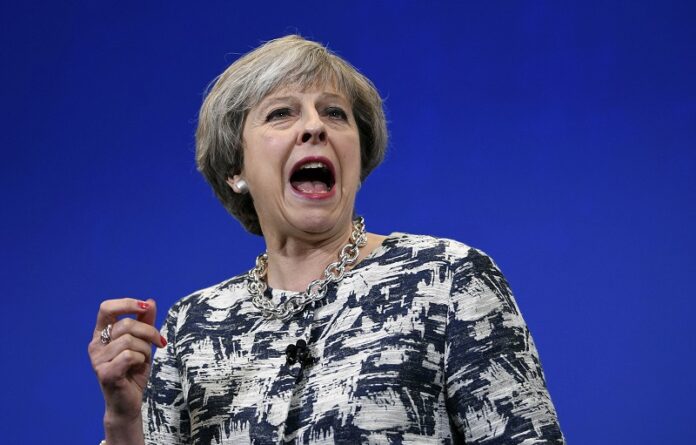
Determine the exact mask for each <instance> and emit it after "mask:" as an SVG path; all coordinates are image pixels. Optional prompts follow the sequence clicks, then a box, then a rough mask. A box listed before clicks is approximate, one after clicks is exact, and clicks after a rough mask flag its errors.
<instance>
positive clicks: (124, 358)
mask: <svg viewBox="0 0 696 445" xmlns="http://www.w3.org/2000/svg"><path fill="white" fill-rule="evenodd" d="M146 362H147V357H145V355H144V354H142V353H140V352H137V351H132V350H130V349H126V350H125V351H121V352H120V353H119V354H118V355H117V356H116V357H115V358H114V359H113V360H111V361H110V362H107V363H103V364H101V365H99V366H97V368H96V369H95V371H96V373H97V378H98V379H99V381H100V382H101V384H102V385H107V386H108V385H112V384H114V383H116V382H118V381H119V380H121V379H122V378H123V377H124V376H125V375H126V374H127V373H128V371H129V370H130V369H131V368H133V367H134V366H140V365H142V364H144V363H146Z"/></svg>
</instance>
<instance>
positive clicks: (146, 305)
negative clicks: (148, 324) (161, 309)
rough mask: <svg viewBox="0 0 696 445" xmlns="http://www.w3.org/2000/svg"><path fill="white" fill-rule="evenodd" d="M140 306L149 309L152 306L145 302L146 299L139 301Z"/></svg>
mask: <svg viewBox="0 0 696 445" xmlns="http://www.w3.org/2000/svg"><path fill="white" fill-rule="evenodd" d="M138 306H139V307H140V309H147V308H149V307H150V305H149V304H147V303H145V302H144V301H138Z"/></svg>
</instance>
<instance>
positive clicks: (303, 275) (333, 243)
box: [266, 221, 362, 292]
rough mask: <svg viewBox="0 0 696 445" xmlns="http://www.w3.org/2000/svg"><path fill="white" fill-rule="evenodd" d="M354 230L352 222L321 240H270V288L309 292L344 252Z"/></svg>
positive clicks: (267, 240)
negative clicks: (308, 289)
mask: <svg viewBox="0 0 696 445" xmlns="http://www.w3.org/2000/svg"><path fill="white" fill-rule="evenodd" d="M352 229H353V224H352V221H351V223H350V224H349V225H348V226H347V227H346V228H345V229H343V230H338V231H335V233H333V234H331V235H330V236H328V237H326V238H322V239H311V240H309V239H299V238H296V237H283V238H280V237H273V238H267V239H266V251H267V253H268V275H267V277H266V280H267V282H268V285H269V286H270V287H272V288H276V289H284V290H289V291H295V292H301V291H304V290H306V288H307V285H308V284H309V283H310V282H311V281H312V280H315V279H317V278H320V277H321V276H322V274H323V273H324V269H326V266H328V265H329V264H330V263H332V262H334V261H337V260H338V254H339V252H340V250H341V248H342V247H343V246H345V245H346V244H347V243H348V242H349V239H350V233H351V231H352ZM361 253H362V252H361ZM361 256H362V255H361Z"/></svg>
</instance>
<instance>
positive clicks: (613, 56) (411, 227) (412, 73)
mask: <svg viewBox="0 0 696 445" xmlns="http://www.w3.org/2000/svg"><path fill="white" fill-rule="evenodd" d="M141 3H145V4H141ZM692 5H694V3H693V2H683V3H673V2H665V1H661V2H658V1H655V2H605V1H603V2H594V1H583V2H555V1H530V2H513V1H506V2H497V1H494V2H480V3H479V2H476V3H465V2H451V3H449V2H439V1H430V2H410V1H400V2H383V1H366V2H359V1H358V2H356V1H352V2H333V3H327V2H316V1H303V2H240V1H235V2H232V1H230V2H220V1H212V2H195V4H194V2H182V3H176V2H131V1H119V2H114V1H103V2H76V1H71V2H24V3H22V4H19V2H17V3H10V2H4V3H3V5H2V9H1V10H0V16H1V17H2V18H1V19H0V20H1V21H2V28H1V29H0V35H2V40H1V41H2V69H0V76H2V79H1V81H0V88H1V92H2V107H0V113H1V114H0V125H2V129H1V131H0V142H1V146H2V162H1V163H0V190H1V193H2V206H1V207H0V209H1V211H2V215H1V219H0V221H2V223H1V229H0V236H1V238H0V242H1V245H2V257H1V259H2V267H1V268H0V292H1V293H0V295H2V309H1V310H2V323H0V334H1V335H2V342H3V343H2V344H3V347H2V367H1V369H0V372H1V375H0V377H1V381H2V382H3V384H4V385H5V387H3V390H2V397H1V398H2V402H1V404H0V418H1V420H0V437H2V439H1V440H2V442H3V443H7V444H10V443H12V444H14V443H65V444H67V443H85V444H90V443H97V442H98V441H99V440H100V438H101V435H102V427H101V416H102V410H103V402H102V400H101V396H100V392H99V388H98V385H97V382H96V379H95V378H94V375H93V373H92V370H91V368H90V364H89V360H88V357H87V352H86V348H87V343H88V341H89V339H90V336H91V334H92V329H93V323H94V318H95V315H96V311H97V307H98V304H99V302H100V301H101V300H102V299H106V298H116V297H120V296H134V297H139V298H143V299H144V298H148V297H153V298H155V299H157V301H158V303H159V305H160V309H161V310H160V313H159V315H158V319H159V321H160V322H161V320H162V315H163V312H164V308H165V307H168V306H170V305H171V304H172V303H173V302H174V301H175V300H177V299H178V298H180V297H182V296H184V295H186V294H188V293H189V292H192V291H194V290H196V289H199V288H201V287H205V286H208V285H211V284H214V283H217V282H219V281H221V280H223V279H225V278H227V277H230V276H232V275H235V274H237V273H240V272H242V271H244V270H247V269H248V268H249V267H251V265H252V262H253V259H254V257H255V256H256V255H257V254H258V253H259V252H260V250H261V249H262V248H263V244H262V240H261V239H260V238H257V237H254V236H252V235H249V234H247V233H246V232H244V231H243V229H242V228H241V227H240V226H239V225H238V224H237V222H236V221H235V220H233V219H232V218H231V217H229V216H228V215H227V214H226V213H225V211H224V209H223V208H222V206H221V205H219V204H218V202H217V201H216V199H215V198H214V197H213V194H212V191H211V190H210V189H209V188H208V186H207V185H206V184H205V182H204V180H203V179H202V177H201V176H200V175H199V174H198V173H197V172H196V170H195V167H194V161H193V147H194V140H193V133H194V130H195V121H196V114H197V111H198V108H199V106H200V103H201V101H202V92H203V91H204V89H205V87H206V85H207V84H208V83H209V82H210V81H211V80H212V79H213V78H214V77H215V76H216V75H217V74H219V73H220V72H221V71H222V70H223V69H224V68H225V67H226V66H227V65H228V64H229V63H231V62H232V61H234V60H235V59H236V58H237V57H238V55H239V54H241V53H244V52H246V51H248V50H250V49H252V48H253V47H255V46H256V45H258V44H259V43H260V42H261V41H262V40H267V39H271V38H274V37H278V36H281V35H284V34H287V33H292V32H299V33H301V34H303V35H304V36H306V37H309V38H314V39H316V40H319V41H321V42H324V43H326V44H328V45H329V47H330V48H332V49H333V50H335V51H336V52H338V53H339V54H340V55H342V56H343V57H345V58H346V59H348V60H349V61H351V62H352V63H353V64H354V65H356V66H357V67H358V68H359V69H360V70H362V71H363V72H364V73H365V74H366V75H367V76H368V77H370V78H371V79H372V80H373V81H374V82H375V84H376V85H377V86H378V88H379V90H380V92H381V94H382V95H383V96H384V97H385V98H386V110H387V114H388V118H389V123H390V132H391V142H390V151H389V154H388V156H387V159H386V161H385V163H384V164H383V165H382V166H381V167H380V168H378V170H377V171H376V172H375V173H374V174H373V175H372V176H371V177H370V178H369V179H368V180H367V182H366V184H364V186H363V188H362V190H361V192H360V195H359V203H358V211H359V212H360V213H362V214H364V215H365V216H366V220H367V224H368V228H369V230H371V231H375V232H378V233H389V232H392V231H404V232H413V233H427V234H434V235H438V236H444V237H450V238H455V239H458V240H460V241H463V242H466V243H468V244H470V245H473V246H476V247H479V248H481V249H483V250H484V251H486V252H487V253H489V254H490V255H491V256H493V257H494V258H495V259H496V261H497V263H498V264H499V265H500V266H501V268H502V270H503V271H504V272H505V274H506V276H507V277H508V279H509V281H510V283H511V285H512V287H513V290H514V291H515V294H516V296H517V300H518V303H519V304H520V306H521V308H522V312H523V313H524V315H525V318H526V320H527V322H528V324H529V326H530V328H531V330H532V333H533V334H534V338H535V340H536V343H537V346H538V348H539V350H540V353H541V358H542V361H543V364H544V369H545V372H546V377H547V379H548V385H549V389H550V391H551V395H552V397H553V400H554V402H555V405H556V408H557V410H558V414H559V417H560V421H561V425H562V428H563V430H564V432H565V434H566V436H567V438H568V439H569V441H570V442H572V443H576V444H617V443H621V444H655V443H689V442H691V443H695V442H694V441H696V429H695V428H694V426H693V415H694V408H693V406H694V398H695V397H696V387H695V386H696V385H695V384H694V371H693V370H694V365H695V363H694V362H695V358H696V354H695V347H694V340H695V335H694V333H693V316H692V314H693V312H694V309H696V303H694V291H693V285H692V281H693V278H694V274H695V272H696V270H695V269H696V267H695V266H696V261H695V260H694V252H695V250H696V237H695V236H694V223H693V221H694V218H695V217H696V199H695V196H694V192H695V190H696V187H695V186H696V175H695V174H694V172H695V169H696V153H695V150H694V148H695V147H694V145H695V141H696V139H695V136H696V124H695V123H696V82H695V81H694V79H696V58H695V57H694V54H695V53H696V26H694V23H696V21H695V20H694V19H695V18H696V14H695V8H694V6H692Z"/></svg>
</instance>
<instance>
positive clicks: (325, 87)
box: [252, 82, 352, 108]
mask: <svg viewBox="0 0 696 445" xmlns="http://www.w3.org/2000/svg"><path fill="white" fill-rule="evenodd" d="M302 94H311V95H318V96H324V97H328V98H334V99H340V100H343V101H345V102H346V103H348V104H350V103H351V102H352V101H351V99H350V97H349V95H348V94H346V92H345V91H344V90H343V89H342V88H339V87H338V86H337V85H336V83H335V82H315V83H311V84H308V85H300V84H285V85H280V86H278V87H276V88H274V89H273V90H271V91H270V92H269V93H268V94H266V95H265V96H264V97H263V98H261V100H260V101H259V102H258V103H257V104H256V105H255V106H253V107H252V108H256V107H258V106H260V105H263V104H264V103H268V102H269V101H273V100H274V99H278V98H285V97H293V96H298V95H302Z"/></svg>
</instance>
